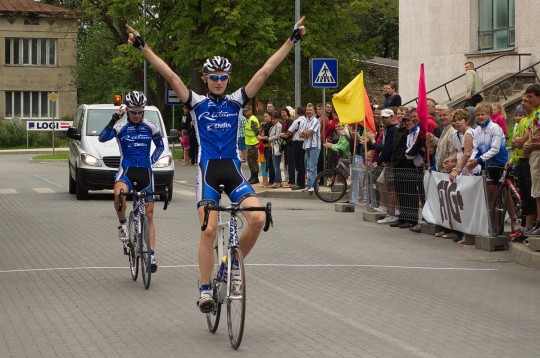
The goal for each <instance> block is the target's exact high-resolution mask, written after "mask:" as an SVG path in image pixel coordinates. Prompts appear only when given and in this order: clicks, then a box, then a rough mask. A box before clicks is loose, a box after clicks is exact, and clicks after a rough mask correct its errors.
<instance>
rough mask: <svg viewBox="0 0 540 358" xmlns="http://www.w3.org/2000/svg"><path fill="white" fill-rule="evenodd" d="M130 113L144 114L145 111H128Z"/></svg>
mask: <svg viewBox="0 0 540 358" xmlns="http://www.w3.org/2000/svg"><path fill="white" fill-rule="evenodd" d="M128 111H129V113H131V114H143V113H144V109H143V110H140V111H135V110H133V109H128Z"/></svg>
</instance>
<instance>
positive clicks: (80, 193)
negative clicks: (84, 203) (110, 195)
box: [75, 175, 88, 200]
mask: <svg viewBox="0 0 540 358" xmlns="http://www.w3.org/2000/svg"><path fill="white" fill-rule="evenodd" d="M75 186H76V194H77V200H85V199H88V190H86V189H84V188H83V187H82V186H81V181H80V180H79V175H77V181H76V184H75Z"/></svg>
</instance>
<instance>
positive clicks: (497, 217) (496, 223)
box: [491, 186, 508, 236]
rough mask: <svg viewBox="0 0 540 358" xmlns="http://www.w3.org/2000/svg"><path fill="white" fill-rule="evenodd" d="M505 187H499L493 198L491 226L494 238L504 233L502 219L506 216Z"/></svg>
mask: <svg viewBox="0 0 540 358" xmlns="http://www.w3.org/2000/svg"><path fill="white" fill-rule="evenodd" d="M507 190H508V188H507V187H506V186H501V187H500V188H499V190H497V197H496V198H495V207H494V208H493V213H492V216H491V218H492V220H491V224H492V225H493V233H494V234H495V236H499V235H502V233H503V232H504V218H505V216H506V191H507Z"/></svg>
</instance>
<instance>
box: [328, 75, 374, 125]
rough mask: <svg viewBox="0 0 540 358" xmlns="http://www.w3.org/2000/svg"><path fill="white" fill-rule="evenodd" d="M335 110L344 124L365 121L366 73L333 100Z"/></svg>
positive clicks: (350, 83)
mask: <svg viewBox="0 0 540 358" xmlns="http://www.w3.org/2000/svg"><path fill="white" fill-rule="evenodd" d="M332 103H334V108H335V109H336V112H337V114H338V117H339V121H340V122H341V123H343V124H351V123H358V122H362V121H364V118H365V117H366V113H365V110H364V72H360V74H359V75H358V76H356V77H355V78H354V79H353V80H352V81H351V82H349V84H348V85H347V86H345V88H343V89H342V90H341V91H339V93H337V94H336V95H335V96H334V97H333V98H332Z"/></svg>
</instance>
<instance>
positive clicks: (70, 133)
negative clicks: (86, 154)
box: [67, 127, 81, 140]
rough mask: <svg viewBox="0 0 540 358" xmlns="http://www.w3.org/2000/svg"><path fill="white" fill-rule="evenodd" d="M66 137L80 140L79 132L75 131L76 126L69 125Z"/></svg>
mask: <svg viewBox="0 0 540 358" xmlns="http://www.w3.org/2000/svg"><path fill="white" fill-rule="evenodd" d="M67 136H68V138H71V139H75V140H81V133H79V132H77V128H74V127H69V128H68V130H67Z"/></svg>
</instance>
